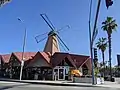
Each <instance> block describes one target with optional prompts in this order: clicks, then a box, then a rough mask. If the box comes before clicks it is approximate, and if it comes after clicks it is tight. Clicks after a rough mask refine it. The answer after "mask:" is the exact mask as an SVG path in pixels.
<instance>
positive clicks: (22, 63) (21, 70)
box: [18, 18, 27, 81]
mask: <svg viewBox="0 0 120 90" xmlns="http://www.w3.org/2000/svg"><path fill="white" fill-rule="evenodd" d="M18 20H19V21H20V22H21V23H23V24H24V22H23V21H22V20H21V19H20V18H18ZM24 28H25V32H24V40H23V51H22V61H21V69H20V81H21V80H22V72H23V67H24V52H25V42H26V33H27V30H26V27H25V25H24Z"/></svg>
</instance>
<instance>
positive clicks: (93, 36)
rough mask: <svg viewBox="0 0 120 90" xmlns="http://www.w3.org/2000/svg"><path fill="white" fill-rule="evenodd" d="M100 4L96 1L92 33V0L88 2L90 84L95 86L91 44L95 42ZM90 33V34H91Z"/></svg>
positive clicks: (99, 0)
mask: <svg viewBox="0 0 120 90" xmlns="http://www.w3.org/2000/svg"><path fill="white" fill-rule="evenodd" d="M100 3H101V0H98V5H97V11H96V16H95V23H94V28H93V32H92V31H91V25H90V24H91V9H92V0H91V2H90V12H89V40H90V54H91V62H92V84H93V85H94V84H96V83H95V82H94V81H95V76H94V61H93V42H94V40H95V35H96V32H97V31H96V25H97V20H98V14H99V9H100ZM91 32H92V34H91Z"/></svg>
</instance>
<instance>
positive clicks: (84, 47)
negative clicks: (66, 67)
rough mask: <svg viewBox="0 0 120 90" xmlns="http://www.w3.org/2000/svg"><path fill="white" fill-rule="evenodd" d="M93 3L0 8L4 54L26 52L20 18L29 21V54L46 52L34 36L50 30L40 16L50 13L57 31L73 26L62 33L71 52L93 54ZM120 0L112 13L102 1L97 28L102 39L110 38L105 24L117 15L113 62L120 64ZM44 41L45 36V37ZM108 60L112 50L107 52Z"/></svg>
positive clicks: (25, 2) (16, 1)
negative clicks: (90, 37)
mask: <svg viewBox="0 0 120 90" xmlns="http://www.w3.org/2000/svg"><path fill="white" fill-rule="evenodd" d="M89 3H90V0H34V1H33V0H12V2H11V3H9V4H6V5H5V6H3V7H2V8H0V21H1V23H0V42H1V43H0V44H1V45H0V53H1V54H6V53H11V52H18V51H22V44H23V34H24V25H23V24H21V23H20V22H19V21H18V20H17V17H20V18H21V19H22V20H24V22H25V26H26V28H27V41H26V47H25V51H38V50H39V51H42V50H43V48H44V45H45V42H46V40H45V41H43V42H40V43H39V44H37V43H36V41H35V39H34V37H35V36H36V35H39V34H43V33H45V32H49V31H50V28H49V27H48V26H47V25H46V24H45V22H44V21H43V19H42V18H41V17H40V13H46V14H47V15H48V17H49V18H50V20H51V21H52V23H53V24H54V25H55V27H56V28H57V29H59V28H61V27H63V26H65V25H70V27H71V28H70V29H64V30H63V31H61V33H60V34H59V35H60V36H61V38H62V39H63V40H64V42H65V43H66V44H67V45H68V47H69V49H70V51H69V52H70V53H76V54H84V55H89V53H90V52H89V33H88V14H89ZM119 5H120V0H114V4H113V5H112V7H110V8H109V9H108V10H107V9H106V6H105V0H102V2H101V7H100V14H99V19H98V24H97V28H98V29H99V33H98V36H97V38H99V37H102V36H103V37H107V34H106V32H103V31H102V30H101V23H102V21H104V20H105V18H106V17H107V16H113V17H114V18H115V19H116V22H117V24H118V28H117V32H114V33H113V35H112V63H113V65H115V64H117V62H116V61H117V59H116V54H119V53H120V48H119V46H120V42H118V41H119V40H118V38H119V35H120V30H119V24H120V18H119V16H120V13H119V11H118V9H119V7H120V6H119ZM96 6H97V0H93V5H92V17H91V25H92V27H93V24H94V16H95V12H96ZM41 38H42V37H41ZM98 57H99V61H102V56H101V52H100V51H98ZM105 59H106V60H108V50H106V53H105Z"/></svg>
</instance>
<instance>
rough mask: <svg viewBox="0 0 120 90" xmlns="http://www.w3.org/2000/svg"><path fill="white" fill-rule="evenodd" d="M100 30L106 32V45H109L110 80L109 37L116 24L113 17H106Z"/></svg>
mask: <svg viewBox="0 0 120 90" xmlns="http://www.w3.org/2000/svg"><path fill="white" fill-rule="evenodd" d="M102 25H103V26H102V29H103V30H104V31H106V32H107V35H108V43H109V62H110V79H111V80H112V73H111V60H112V58H111V51H112V50H111V35H112V32H113V31H115V30H116V27H117V24H116V20H113V17H107V19H106V20H105V21H104V22H102Z"/></svg>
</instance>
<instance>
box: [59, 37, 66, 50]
mask: <svg viewBox="0 0 120 90" xmlns="http://www.w3.org/2000/svg"><path fill="white" fill-rule="evenodd" d="M58 42H59V44H60V45H61V47H62V48H63V49H64V51H67V50H66V49H65V47H64V46H63V44H62V43H61V42H60V39H58Z"/></svg>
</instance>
